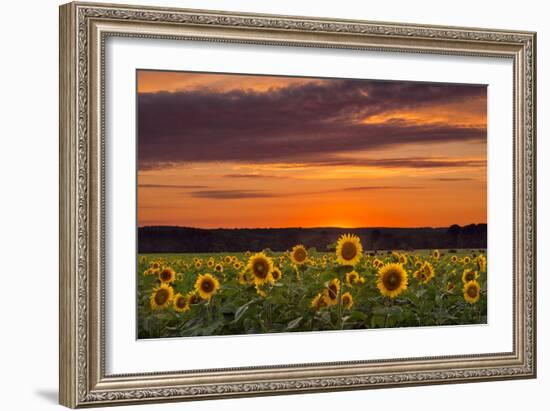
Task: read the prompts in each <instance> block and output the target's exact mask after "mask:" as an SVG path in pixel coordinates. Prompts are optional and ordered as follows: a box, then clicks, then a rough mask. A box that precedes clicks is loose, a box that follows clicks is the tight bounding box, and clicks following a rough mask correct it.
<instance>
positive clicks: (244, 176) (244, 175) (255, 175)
mask: <svg viewBox="0 0 550 411" xmlns="http://www.w3.org/2000/svg"><path fill="white" fill-rule="evenodd" d="M224 177H226V178H290V177H287V176H274V175H270V174H225V175H224Z"/></svg>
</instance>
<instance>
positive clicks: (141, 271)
mask: <svg viewBox="0 0 550 411" xmlns="http://www.w3.org/2000/svg"><path fill="white" fill-rule="evenodd" d="M476 251H477V253H478V254H479V253H481V254H484V250H481V251H479V250H476ZM397 252H398V253H399V254H406V255H407V263H406V264H405V265H404V266H403V268H404V269H405V271H406V272H407V274H408V277H409V286H408V288H407V289H406V290H405V291H404V292H403V293H401V294H400V295H399V296H397V297H396V298H394V299H389V298H388V297H385V296H383V295H381V293H380V291H379V290H378V288H377V285H376V280H377V272H378V269H377V268H376V267H374V266H373V261H374V259H375V258H376V259H379V260H381V261H382V262H384V263H389V262H395V260H396V255H395V254H392V253H391V252H390V253H388V252H387V251H386V250H383V251H380V252H378V253H376V254H375V253H373V252H367V253H366V255H367V257H365V258H363V259H362V260H361V262H360V263H359V264H358V265H357V266H355V267H342V266H339V265H337V264H336V263H335V260H334V253H328V252H327V253H323V252H318V251H316V250H315V249H314V248H310V249H309V250H308V253H309V260H308V262H307V263H306V264H304V265H302V266H299V267H296V266H294V265H293V264H292V263H291V261H290V259H289V258H288V255H287V254H286V253H280V252H272V251H267V250H266V254H269V256H270V257H271V258H272V259H273V261H274V264H275V266H277V267H279V268H280V270H281V272H282V277H281V279H279V280H278V281H277V282H275V283H273V284H271V283H270V284H267V285H265V286H260V287H258V288H257V287H255V286H254V284H242V283H241V282H240V281H239V272H240V271H242V270H243V269H245V267H246V263H247V261H248V256H246V255H245V254H244V253H231V254H228V253H206V254H200V253H199V254H142V255H140V256H138V272H137V313H138V336H139V338H165V337H191V336H206V335H235V334H257V333H277V332H304V331H324V330H337V329H344V330H348V329H367V328H387V327H419V326H439V325H461V324H480V323H485V322H486V321H487V273H486V272H485V271H480V269H479V265H478V263H477V261H476V259H475V258H471V257H472V252H471V250H470V249H467V250H463V249H457V250H452V251H450V250H442V252H441V257H440V258H439V259H434V257H433V256H432V253H431V250H416V251H410V250H408V251H397ZM228 255H229V256H230V257H235V260H234V261H232V262H231V263H223V272H222V273H218V272H215V271H214V268H213V267H208V260H209V259H212V260H213V261H214V263H215V264H217V263H220V262H223V259H224V257H226V256H228ZM282 256H284V261H281V260H280V257H282ZM465 256H469V257H470V258H471V261H470V262H469V263H464V262H463V258H464V257H465ZM451 258H457V260H458V261H456V262H453V261H451ZM194 259H200V260H201V262H202V264H201V267H200V268H197V267H195V264H194ZM417 261H420V262H424V261H427V262H429V263H430V264H432V266H433V268H434V270H435V276H434V277H433V278H432V279H431V280H430V281H429V282H428V283H427V284H424V283H422V282H421V281H419V280H418V279H416V278H415V277H414V275H413V273H414V272H415V271H416V270H417V269H418V267H417V265H415V263H416V262H417ZM153 262H157V263H158V264H159V266H160V267H165V266H167V267H171V268H172V269H173V270H174V271H175V272H176V273H177V274H176V281H174V283H172V284H171V285H172V287H173V289H174V294H175V293H181V294H182V295H187V294H188V293H190V292H193V290H194V284H195V280H196V278H197V276H198V275H199V274H204V273H211V274H212V275H215V276H216V277H217V278H218V280H219V282H220V285H221V286H220V290H219V291H218V292H217V293H216V294H215V295H214V296H213V298H212V299H211V300H209V301H207V300H197V301H196V302H195V303H194V304H192V305H191V308H190V310H189V311H186V312H177V311H176V310H175V309H174V308H173V307H172V305H171V304H169V305H168V306H167V307H164V308H161V309H159V310H157V311H154V310H152V308H151V306H150V297H151V294H152V292H153V290H154V289H155V287H158V286H159V285H160V282H159V280H158V275H156V274H155V273H154V272H151V266H152V263H153ZM235 262H238V263H241V267H240V268H236V267H235ZM352 269H354V270H355V271H356V272H357V273H358V274H359V275H360V276H361V277H362V279H363V281H362V282H361V283H358V284H352V285H348V284H346V283H345V274H346V273H348V272H350V271H351V270H352ZM465 269H474V270H476V271H477V272H478V274H479V277H478V278H477V281H478V283H479V285H480V287H481V296H480V299H479V301H477V302H476V303H474V304H470V303H468V302H466V301H465V299H464V296H463V283H462V273H463V271H464V270H465ZM145 274H148V275H145ZM334 278H338V279H340V281H341V284H342V286H341V290H340V295H341V294H342V293H344V292H349V293H351V295H352V297H353V306H352V307H351V309H345V308H344V307H343V306H340V304H334V305H331V306H328V307H321V308H319V309H314V308H312V306H311V303H312V300H313V299H314V298H315V296H316V295H318V294H319V293H322V292H323V291H324V290H326V287H327V285H328V283H329V282H330V281H331V280H332V279H334Z"/></svg>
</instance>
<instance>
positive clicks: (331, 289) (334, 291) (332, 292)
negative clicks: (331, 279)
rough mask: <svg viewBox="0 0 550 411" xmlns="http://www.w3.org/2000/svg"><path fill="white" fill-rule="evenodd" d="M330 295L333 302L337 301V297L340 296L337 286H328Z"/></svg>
mask: <svg viewBox="0 0 550 411" xmlns="http://www.w3.org/2000/svg"><path fill="white" fill-rule="evenodd" d="M328 295H329V297H330V299H331V300H334V299H336V297H337V296H338V287H337V286H335V285H334V284H333V285H329V286H328Z"/></svg>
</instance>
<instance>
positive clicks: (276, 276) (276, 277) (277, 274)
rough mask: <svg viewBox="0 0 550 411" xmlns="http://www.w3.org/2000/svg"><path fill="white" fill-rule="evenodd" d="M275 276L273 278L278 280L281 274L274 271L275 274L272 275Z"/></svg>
mask: <svg viewBox="0 0 550 411" xmlns="http://www.w3.org/2000/svg"><path fill="white" fill-rule="evenodd" d="M271 275H272V276H273V278H274V279H275V280H277V279H278V278H279V272H278V271H273V274H271Z"/></svg>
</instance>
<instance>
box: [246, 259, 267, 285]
mask: <svg viewBox="0 0 550 411" xmlns="http://www.w3.org/2000/svg"><path fill="white" fill-rule="evenodd" d="M248 268H249V270H250V272H251V273H252V276H253V277H254V282H255V283H256V284H257V285H262V284H265V283H267V282H271V281H272V279H273V277H272V276H271V273H272V272H273V260H272V259H271V258H269V257H268V256H266V255H265V254H264V253H257V254H255V255H253V256H252V257H250V259H249V260H248Z"/></svg>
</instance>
